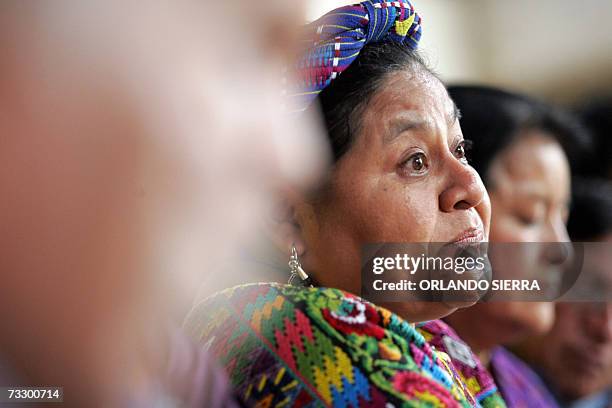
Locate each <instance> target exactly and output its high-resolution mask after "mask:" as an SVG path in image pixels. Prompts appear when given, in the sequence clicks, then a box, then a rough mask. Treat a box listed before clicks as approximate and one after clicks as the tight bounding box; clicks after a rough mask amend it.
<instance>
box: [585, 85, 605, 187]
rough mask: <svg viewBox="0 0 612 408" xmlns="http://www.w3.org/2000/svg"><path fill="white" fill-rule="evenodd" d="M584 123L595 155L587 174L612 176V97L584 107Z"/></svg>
mask: <svg viewBox="0 0 612 408" xmlns="http://www.w3.org/2000/svg"><path fill="white" fill-rule="evenodd" d="M579 115H580V118H581V119H582V122H583V123H584V125H585V126H586V128H587V129H589V132H590V134H591V137H592V141H593V147H594V149H593V155H592V156H591V159H590V160H589V165H588V166H587V167H586V168H585V169H584V173H585V174H591V175H595V176H599V177H610V176H611V175H612V97H608V98H600V99H596V100H594V101H592V102H590V103H589V104H587V105H585V106H583V107H582V109H581V110H580V112H579Z"/></svg>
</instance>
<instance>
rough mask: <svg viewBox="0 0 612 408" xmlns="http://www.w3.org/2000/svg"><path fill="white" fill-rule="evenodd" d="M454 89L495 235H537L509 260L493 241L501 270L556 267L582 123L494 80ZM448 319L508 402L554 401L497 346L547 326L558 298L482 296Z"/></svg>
mask: <svg viewBox="0 0 612 408" xmlns="http://www.w3.org/2000/svg"><path fill="white" fill-rule="evenodd" d="M449 92H450V94H451V96H452V97H453V99H454V100H455V102H456V103H457V106H458V107H459V109H460V110H461V112H462V122H461V125H462V127H463V129H464V132H465V133H466V134H467V135H469V137H470V139H472V140H474V143H475V147H474V151H473V157H472V161H471V162H472V164H473V166H474V168H475V169H476V170H478V172H479V174H480V175H481V177H482V178H483V180H484V182H485V185H486V186H487V189H488V192H489V195H490V197H491V205H492V209H493V217H492V220H491V222H492V226H491V234H490V242H491V243H496V242H504V243H508V242H512V243H533V244H527V245H520V246H517V247H516V248H515V250H516V251H515V252H514V253H513V254H512V255H513V257H514V259H511V260H510V261H506V262H500V261H499V258H497V262H496V257H495V256H494V255H495V254H496V252H495V251H494V249H495V248H492V249H491V257H492V259H491V262H492V266H493V270H494V272H495V273H500V274H506V275H507V276H512V277H515V278H518V277H520V275H521V274H523V273H524V272H525V271H526V270H549V271H551V270H552V271H554V270H555V268H558V266H557V264H558V263H559V261H560V260H561V259H563V257H564V256H565V254H564V253H563V250H564V248H563V246H558V245H556V246H555V245H548V244H546V243H557V242H566V241H568V236H567V230H566V227H565V223H566V220H567V214H568V206H569V201H570V196H569V191H570V165H569V163H570V162H569V160H568V155H569V156H570V157H572V158H573V157H574V156H577V155H578V153H579V152H580V150H581V148H580V147H581V146H583V143H582V140H583V139H582V135H581V133H580V130H579V128H577V127H576V126H575V125H574V124H573V123H572V122H571V121H570V120H569V119H566V118H565V117H563V116H561V115H560V114H558V113H556V112H555V111H553V110H552V109H551V108H549V107H547V106H545V105H543V104H540V103H537V102H535V101H532V100H530V99H529V98H527V97H524V96H521V95H516V94H512V93H508V92H504V91H501V90H498V89H493V88H487V87H451V88H450V89H449ZM483 107H486V109H483ZM537 243H542V244H541V245H538V244H537ZM522 250H525V251H529V254H525V253H523V252H518V251H522ZM506 252H507V251H506ZM531 255H534V256H531ZM446 321H447V322H448V323H449V324H450V325H451V326H452V327H453V328H454V329H455V330H456V331H457V333H458V334H459V336H461V337H462V338H463V339H464V340H465V341H466V342H467V343H468V344H469V346H470V347H471V348H472V350H474V351H475V352H476V353H477V354H478V355H479V356H480V359H481V361H483V362H484V363H485V364H487V365H488V366H489V368H490V370H491V373H492V374H493V376H494V377H495V380H496V382H497V384H498V385H499V387H500V390H501V392H502V396H503V397H504V399H505V400H506V402H507V403H508V405H509V406H511V407H512V406H515V407H518V406H530V407H531V406H532V407H536V406H538V407H542V406H546V407H549V406H555V405H554V399H553V398H552V397H551V396H550V394H549V393H548V392H547V391H546V389H545V388H544V387H543V386H542V384H541V382H540V380H539V379H538V377H537V376H536V375H535V373H533V372H532V371H531V370H530V369H529V368H528V367H527V366H526V365H525V364H524V363H522V362H521V361H519V360H518V359H517V358H516V357H514V356H513V355H512V354H510V353H509V352H508V351H506V350H505V349H503V348H501V347H498V346H499V345H500V344H508V343H512V342H515V341H518V340H520V339H522V338H524V337H526V336H528V335H531V334H535V333H542V332H545V331H547V330H548V329H549V328H550V326H551V324H552V322H553V321H554V303H552V302H491V303H480V304H478V305H476V306H474V307H472V308H470V309H469V310H462V311H458V312H457V313H455V314H453V315H451V316H448V318H447V319H446ZM457 366H458V367H459V368H461V366H460V365H459V364H458V365H457Z"/></svg>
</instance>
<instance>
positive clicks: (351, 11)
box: [288, 0, 421, 111]
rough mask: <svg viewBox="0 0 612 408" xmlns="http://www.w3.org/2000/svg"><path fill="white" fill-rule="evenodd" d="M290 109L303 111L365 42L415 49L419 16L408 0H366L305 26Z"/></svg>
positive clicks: (347, 65) (357, 52)
mask: <svg viewBox="0 0 612 408" xmlns="http://www.w3.org/2000/svg"><path fill="white" fill-rule="evenodd" d="M304 38H305V39H306V40H304V41H305V44H304V45H305V47H304V50H305V51H304V52H303V53H302V55H301V57H300V58H299V59H298V63H297V66H296V70H295V79H296V80H297V81H298V82H297V84H296V89H294V90H293V91H292V92H289V95H288V96H289V97H290V99H292V101H291V105H292V109H291V110H296V111H301V110H305V109H306V108H307V107H308V105H310V103H311V102H312V101H313V100H314V99H315V98H316V97H317V95H318V94H319V93H320V92H321V91H322V90H323V89H325V87H327V86H328V85H329V84H330V83H331V81H333V80H334V79H335V78H336V77H337V76H338V75H340V74H341V73H342V72H343V71H344V70H345V69H347V68H348V67H349V65H351V63H352V62H353V61H354V60H355V58H357V56H358V55H359V53H360V52H361V50H362V49H363V47H364V46H365V45H366V44H370V43H376V42H397V43H401V44H406V45H407V46H408V47H410V48H411V49H416V47H417V45H418V42H419V39H420V38H421V18H420V17H419V15H418V14H416V13H415V11H414V7H412V4H410V3H409V2H407V1H401V2H400V1H380V0H369V1H364V2H362V3H359V4H356V5H352V6H344V7H340V8H337V9H335V10H333V11H330V12H329V13H327V14H325V15H324V16H323V17H321V18H319V19H318V20H316V21H314V22H312V23H310V24H308V25H307V26H306V27H305V36H304Z"/></svg>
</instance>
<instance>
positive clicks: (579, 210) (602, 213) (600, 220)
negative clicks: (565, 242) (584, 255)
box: [567, 178, 612, 241]
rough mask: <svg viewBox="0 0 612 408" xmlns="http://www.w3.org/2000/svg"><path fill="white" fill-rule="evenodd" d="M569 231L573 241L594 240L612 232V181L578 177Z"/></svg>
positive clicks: (573, 196)
mask: <svg viewBox="0 0 612 408" xmlns="http://www.w3.org/2000/svg"><path fill="white" fill-rule="evenodd" d="M572 190H573V191H572V206H571V210H570V216H569V220H568V223H567V231H568V232H569V235H570V238H571V239H572V241H592V240H595V239H598V238H601V237H602V236H603V235H606V234H610V233H612V182H610V181H608V180H604V179H581V178H576V179H574V180H573V182H572Z"/></svg>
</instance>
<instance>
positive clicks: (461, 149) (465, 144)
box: [453, 140, 472, 163]
mask: <svg viewBox="0 0 612 408" xmlns="http://www.w3.org/2000/svg"><path fill="white" fill-rule="evenodd" d="M471 148H472V142H471V141H470V140H462V141H461V142H459V144H458V145H457V147H455V151H454V152H453V153H454V155H455V157H456V158H458V159H459V160H461V161H464V162H466V163H467V161H468V153H469V151H470V149H471Z"/></svg>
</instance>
